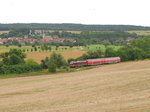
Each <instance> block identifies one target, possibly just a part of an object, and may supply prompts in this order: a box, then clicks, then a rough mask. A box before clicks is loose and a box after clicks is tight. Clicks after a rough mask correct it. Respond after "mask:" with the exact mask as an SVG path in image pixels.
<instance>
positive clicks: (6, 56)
mask: <svg viewBox="0 0 150 112" xmlns="http://www.w3.org/2000/svg"><path fill="white" fill-rule="evenodd" d="M0 57H1V58H2V62H3V63H4V64H6V65H16V64H21V63H24V58H25V57H26V55H25V54H24V53H23V52H22V51H21V50H17V49H10V51H9V52H5V53H1V54H0Z"/></svg>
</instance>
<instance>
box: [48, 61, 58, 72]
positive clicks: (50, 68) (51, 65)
mask: <svg viewBox="0 0 150 112" xmlns="http://www.w3.org/2000/svg"><path fill="white" fill-rule="evenodd" d="M56 68H57V66H56V64H55V63H54V62H50V63H49V65H48V71H49V72H52V73H55V72H56Z"/></svg>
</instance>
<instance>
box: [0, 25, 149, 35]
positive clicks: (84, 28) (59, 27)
mask: <svg viewBox="0 0 150 112" xmlns="http://www.w3.org/2000/svg"><path fill="white" fill-rule="evenodd" d="M13 28H15V29H23V28H26V29H28V28H32V29H34V30H41V29H43V30H56V32H55V33H54V34H58V32H57V31H58V30H62V31H71V30H72V31H118V30H119V31H120V30H121V31H130V30H150V28H149V27H142V26H133V25H83V24H46V23H45V24H44V23H43V24H41V23H40V24H39V23H30V24H24V23H22V24H17V23H16V24H0V30H10V29H13ZM22 31H23V30H22ZM63 35H64V36H65V35H66V32H63Z"/></svg>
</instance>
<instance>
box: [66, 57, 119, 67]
mask: <svg viewBox="0 0 150 112" xmlns="http://www.w3.org/2000/svg"><path fill="white" fill-rule="evenodd" d="M120 61H121V60H120V57H111V58H98V59H88V60H83V61H71V62H70V64H69V66H70V67H76V66H91V65H99V64H110V63H119V62H120Z"/></svg>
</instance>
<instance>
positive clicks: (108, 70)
mask: <svg viewBox="0 0 150 112" xmlns="http://www.w3.org/2000/svg"><path fill="white" fill-rule="evenodd" d="M149 73H150V61H137V62H126V63H119V64H111V65H102V66H99V67H97V68H94V69H89V70H83V71H78V72H72V73H59V74H54V75H52V74H51V75H42V76H30V77H20V78H9V79H0V112H149V111H150V94H149V93H150V83H149V82H150V74H149Z"/></svg>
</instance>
